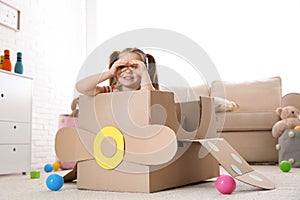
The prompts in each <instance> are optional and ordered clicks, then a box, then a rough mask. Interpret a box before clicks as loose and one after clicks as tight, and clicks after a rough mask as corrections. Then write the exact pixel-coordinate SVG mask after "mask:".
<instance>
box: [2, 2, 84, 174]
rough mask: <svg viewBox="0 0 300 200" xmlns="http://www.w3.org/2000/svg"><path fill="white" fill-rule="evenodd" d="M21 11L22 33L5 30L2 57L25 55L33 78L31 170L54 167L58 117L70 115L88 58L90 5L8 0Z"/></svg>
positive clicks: (26, 68) (13, 57) (28, 71)
mask: <svg viewBox="0 0 300 200" xmlns="http://www.w3.org/2000/svg"><path fill="white" fill-rule="evenodd" d="M5 2H7V3H8V4H10V5H12V6H14V7H16V8H18V9H19V10H20V11H21V30H20V31H19V32H15V31H13V30H10V29H8V28H6V27H4V26H1V25H0V53H1V54H3V50H4V49H6V48H7V49H9V50H10V51H11V62H12V65H14V64H15V62H16V52H18V51H21V52H22V53H23V65H24V74H25V75H27V76H31V77H33V80H34V81H33V110H32V111H33V113H32V159H31V163H32V164H31V166H32V169H36V168H41V167H43V166H44V165H45V164H46V163H52V162H54V161H55V151H54V138H55V134H56V131H57V127H58V116H59V114H64V113H70V112H71V110H70V104H71V101H72V99H73V91H74V84H75V81H76V77H77V73H78V71H79V69H80V67H81V64H82V63H83V62H84V59H85V55H86V53H85V52H86V50H85V47H86V41H85V0H26V1H19V0H5Z"/></svg>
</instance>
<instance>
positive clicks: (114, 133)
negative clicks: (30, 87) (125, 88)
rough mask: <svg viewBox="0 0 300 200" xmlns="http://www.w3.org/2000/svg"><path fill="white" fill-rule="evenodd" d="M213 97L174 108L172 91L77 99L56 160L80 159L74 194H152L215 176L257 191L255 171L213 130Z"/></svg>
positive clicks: (261, 181)
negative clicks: (73, 122)
mask: <svg viewBox="0 0 300 200" xmlns="http://www.w3.org/2000/svg"><path fill="white" fill-rule="evenodd" d="M214 122H215V116H214V107H213V99H212V98H209V97H200V98H199V100H198V101H191V102H183V103H175V102H174V94H173V93H172V92H162V91H148V90H140V91H130V92H118V93H105V94H100V95H97V96H95V97H89V96H85V95H82V96H80V98H79V119H78V126H77V127H75V128H74V127H73V128H72V127H65V128H61V129H59V130H58V132H57V134H56V139H55V150H56V154H57V156H58V157H59V159H60V160H63V161H66V162H77V171H73V172H71V174H72V173H73V175H74V173H76V174H75V175H76V177H77V187H78V188H79V189H90V190H106V191H127V192H155V191H160V190H164V189H168V188H173V187H178V186H182V185H186V184H190V183H196V182H200V181H203V180H206V179H209V178H214V177H217V176H219V164H221V165H222V166H223V167H224V169H226V170H227V172H228V173H229V174H231V176H232V177H234V178H236V179H238V180H240V181H243V182H245V183H247V184H250V185H253V186H256V187H260V188H262V189H274V188H275V186H274V184H273V183H272V182H271V181H270V180H268V179H267V178H266V177H265V176H263V175H262V174H260V173H258V172H256V171H255V170H254V169H253V168H252V167H251V166H250V165H248V164H247V162H246V161H245V160H244V159H243V158H242V157H241V156H240V155H239V154H238V153H237V152H236V151H235V150H234V149H233V148H232V147H231V146H230V145H229V144H228V143H227V142H226V141H225V140H224V139H222V138H218V134H217V132H216V130H215V124H214Z"/></svg>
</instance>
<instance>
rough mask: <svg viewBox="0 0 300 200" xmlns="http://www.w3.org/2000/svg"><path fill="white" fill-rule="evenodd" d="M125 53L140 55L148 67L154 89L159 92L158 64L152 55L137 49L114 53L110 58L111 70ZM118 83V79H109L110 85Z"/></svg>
mask: <svg viewBox="0 0 300 200" xmlns="http://www.w3.org/2000/svg"><path fill="white" fill-rule="evenodd" d="M123 53H136V54H138V55H139V56H140V57H141V59H142V61H143V62H144V63H145V65H146V67H147V71H148V74H149V77H150V80H151V82H152V85H153V87H154V88H155V89H156V90H158V89H159V85H158V77H157V71H156V63H155V59H154V57H153V56H152V55H150V54H145V53H144V52H143V51H142V50H140V49H137V48H126V49H124V50H123V51H114V52H112V54H111V55H110V57H109V69H110V68H111V66H112V65H113V64H114V63H115V62H116V61H117V60H118V59H119V57H120V55H121V54H123ZM117 82H118V80H117V78H116V77H113V78H110V79H109V85H115V84H116V83H117Z"/></svg>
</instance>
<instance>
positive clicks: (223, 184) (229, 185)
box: [216, 175, 236, 194]
mask: <svg viewBox="0 0 300 200" xmlns="http://www.w3.org/2000/svg"><path fill="white" fill-rule="evenodd" d="M216 187H217V189H218V191H219V192H220V193H222V194H231V193H232V192H233V191H234V190H235V187H236V183H235V180H234V179H233V178H232V177H231V176H229V175H221V176H219V177H218V178H217V181H216Z"/></svg>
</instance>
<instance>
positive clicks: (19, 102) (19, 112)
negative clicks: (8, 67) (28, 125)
mask: <svg viewBox="0 0 300 200" xmlns="http://www.w3.org/2000/svg"><path fill="white" fill-rule="evenodd" d="M0 85H1V87H0V110H1V112H0V120H7V121H20V122H30V121H31V106H32V105H31V96H32V81H31V79H29V78H25V77H21V76H17V75H13V74H8V73H3V72H1V73H0Z"/></svg>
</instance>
